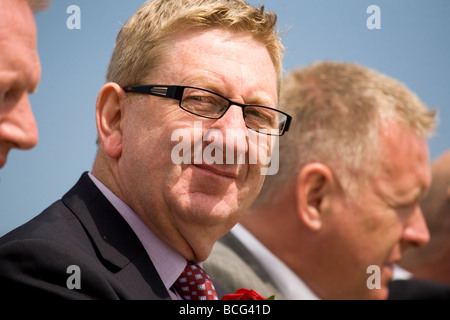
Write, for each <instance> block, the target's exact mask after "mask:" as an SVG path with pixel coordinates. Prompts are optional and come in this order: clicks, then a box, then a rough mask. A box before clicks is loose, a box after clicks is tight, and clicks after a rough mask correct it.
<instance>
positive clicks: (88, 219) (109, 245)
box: [0, 173, 170, 300]
mask: <svg viewBox="0 0 450 320" xmlns="http://www.w3.org/2000/svg"><path fill="white" fill-rule="evenodd" d="M72 267H74V268H75V269H73V268H72ZM73 270H79V278H80V280H81V281H80V284H81V286H80V288H69V287H71V286H70V285H68V282H67V281H70V279H69V278H70V277H71V276H72V275H73V276H76V275H75V272H76V271H73ZM71 279H72V278H71ZM0 286H1V288H2V290H1V295H3V296H4V297H5V298H9V299H14V298H17V299H21V300H23V299H25V298H32V299H34V300H35V299H40V298H63V299H170V296H169V294H168V292H167V290H166V289H165V287H164V285H163V283H162V281H161V278H160V277H159V275H158V273H157V271H156V269H155V267H154V266H153V264H152V262H151V260H150V258H149V257H148V254H147V253H146V251H145V249H144V247H143V246H142V244H141V243H140V241H139V239H138V238H137V237H136V235H135V234H134V232H133V230H132V229H131V228H130V226H129V225H128V224H127V222H126V221H125V220H124V219H123V218H122V216H121V215H120V213H119V212H117V210H116V209H115V208H114V207H113V206H112V205H111V203H109V201H108V200H107V199H106V198H105V197H104V196H103V194H102V193H101V192H100V191H99V190H98V188H97V187H96V186H95V185H94V183H93V182H92V180H91V179H90V178H89V177H88V176H87V173H84V174H83V175H82V176H81V178H80V180H79V181H78V182H77V183H76V184H75V186H74V187H73V188H72V189H71V190H70V191H69V192H68V193H66V195H64V196H63V198H62V199H61V200H59V201H56V202H55V203H53V204H52V205H51V206H50V207H48V208H47V209H46V210H44V211H43V212H42V213H41V214H39V215H38V216H36V217H35V218H33V219H32V220H30V221H29V222H27V223H25V224H24V225H22V226H20V227H18V228H16V229H14V230H13V231H11V232H9V233H7V234H6V235H4V236H3V237H2V238H0Z"/></svg>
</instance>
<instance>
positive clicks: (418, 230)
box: [402, 205, 430, 248]
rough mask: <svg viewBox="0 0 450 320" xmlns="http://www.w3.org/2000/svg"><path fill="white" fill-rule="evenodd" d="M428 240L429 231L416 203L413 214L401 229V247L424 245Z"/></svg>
mask: <svg viewBox="0 0 450 320" xmlns="http://www.w3.org/2000/svg"><path fill="white" fill-rule="evenodd" d="M429 241H430V232H429V231H428V227H427V224H426V222H425V219H424V217H423V214H422V210H421V209H420V207H419V206H418V205H417V207H416V208H415V210H414V213H413V215H412V216H411V217H410V219H409V220H408V221H406V226H405V228H404V230H403V236H402V242H403V248H409V247H415V248H420V247H423V246H425V245H426V244H427V243H428V242H429Z"/></svg>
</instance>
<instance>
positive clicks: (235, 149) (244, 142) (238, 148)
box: [210, 105, 248, 163]
mask: <svg viewBox="0 0 450 320" xmlns="http://www.w3.org/2000/svg"><path fill="white" fill-rule="evenodd" d="M210 128H211V129H216V130H220V131H221V133H222V136H223V148H224V150H226V151H227V153H231V152H230V151H231V150H232V153H233V157H234V158H235V162H234V163H237V162H236V161H237V160H236V158H237V159H239V158H242V157H245V155H246V153H247V152H248V135H247V127H246V126H245V121H244V114H243V112H242V108H241V107H239V106H235V105H231V106H230V108H228V110H227V112H226V113H225V114H224V115H223V116H222V117H221V118H220V119H217V120H215V121H214V123H212V125H211V126H210ZM230 156H231V154H228V155H227V158H230ZM241 161H242V159H241Z"/></svg>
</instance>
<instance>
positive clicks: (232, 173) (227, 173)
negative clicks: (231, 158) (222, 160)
mask: <svg viewBox="0 0 450 320" xmlns="http://www.w3.org/2000/svg"><path fill="white" fill-rule="evenodd" d="M194 166H195V167H197V168H199V169H201V170H206V171H210V172H212V173H214V174H216V175H219V176H223V177H226V178H231V179H237V177H238V174H237V172H236V170H230V169H228V170H227V169H225V168H218V167H215V166H212V165H209V164H194Z"/></svg>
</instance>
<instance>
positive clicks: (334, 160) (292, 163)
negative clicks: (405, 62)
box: [257, 61, 435, 202]
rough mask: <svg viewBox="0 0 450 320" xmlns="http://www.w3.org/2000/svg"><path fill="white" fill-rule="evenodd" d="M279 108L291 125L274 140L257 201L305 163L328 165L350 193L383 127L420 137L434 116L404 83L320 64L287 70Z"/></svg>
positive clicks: (373, 162)
mask: <svg viewBox="0 0 450 320" xmlns="http://www.w3.org/2000/svg"><path fill="white" fill-rule="evenodd" d="M280 106H281V107H283V110H285V111H286V112H287V113H289V114H290V115H291V116H292V117H293V121H292V124H291V128H290V129H289V132H288V133H287V135H285V136H283V138H282V139H280V141H279V143H280V149H279V152H280V153H279V155H280V157H279V158H280V164H279V165H280V167H279V171H278V174H276V175H274V176H268V177H266V181H265V183H264V186H263V189H262V191H261V194H260V196H259V198H258V200H257V201H258V202H265V200H267V199H269V198H271V197H272V196H273V195H274V194H275V193H276V192H277V190H279V188H280V187H281V186H283V185H286V184H287V183H288V182H290V181H291V180H292V178H293V177H296V174H297V173H298V172H299V171H300V169H301V168H302V167H303V166H304V165H305V164H307V163H310V162H320V163H323V164H325V165H328V166H329V167H330V168H331V169H332V170H333V173H334V174H335V175H336V176H337V178H338V180H339V181H340V183H341V185H342V187H343V188H345V189H348V190H349V191H350V192H351V191H352V189H355V188H357V187H358V185H356V183H357V182H358V181H363V180H361V179H364V177H368V174H373V173H374V172H375V170H376V169H377V163H379V160H380V158H379V157H378V149H377V146H378V143H377V141H378V140H377V139H378V137H379V131H378V130H379V124H381V123H383V122H387V121H395V122H396V123H400V124H402V125H403V126H404V127H405V128H406V129H407V130H410V131H412V132H413V133H415V134H416V135H418V136H421V137H428V136H430V135H431V134H432V133H433V131H434V129H435V120H434V118H435V111H430V110H428V109H427V107H426V106H425V105H424V104H423V103H422V102H421V101H420V100H419V98H418V97H417V96H416V95H415V94H414V93H413V92H411V91H410V90H408V88H407V87H406V86H405V85H404V84H402V83H400V82H399V81H397V80H395V79H393V78H390V77H388V76H386V75H384V74H381V73H379V72H376V71H375V70H372V69H369V68H367V67H363V66H361V65H358V64H355V63H338V62H330V61H324V62H316V63H314V64H312V65H310V66H307V67H303V68H298V69H295V70H293V71H291V72H290V73H288V74H287V76H286V77H285V79H284V80H283V82H282V86H281V94H280ZM377 157H378V158H377ZM358 179H359V180H358ZM353 191H354V190H353Z"/></svg>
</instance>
